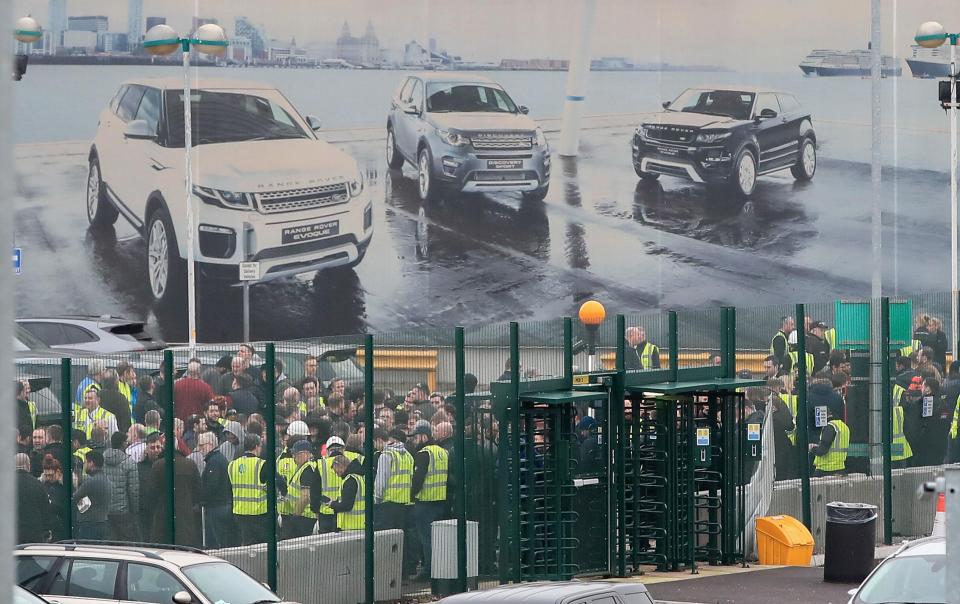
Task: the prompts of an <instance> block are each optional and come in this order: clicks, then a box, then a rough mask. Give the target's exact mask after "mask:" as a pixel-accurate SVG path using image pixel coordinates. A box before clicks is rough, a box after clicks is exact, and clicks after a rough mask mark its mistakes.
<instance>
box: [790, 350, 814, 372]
mask: <svg viewBox="0 0 960 604" xmlns="http://www.w3.org/2000/svg"><path fill="white" fill-rule="evenodd" d="M787 354H789V356H790V365H791V367H792V370H793V373H794V374H798V373H799V371H800V369H799V367H800V363H798V362H797V361H798V359H799V358H800V353H799V352H797V351H793V352H790V353H787ZM803 357H804V358H805V359H806V360H807V377H810V376H811V375H813V355H812V354H810V353H809V352H807V353H805V354H804V355H803Z"/></svg>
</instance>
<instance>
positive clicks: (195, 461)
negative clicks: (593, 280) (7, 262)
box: [16, 344, 476, 579]
mask: <svg viewBox="0 0 960 604" xmlns="http://www.w3.org/2000/svg"><path fill="white" fill-rule="evenodd" d="M254 355H255V351H254V348H253V347H252V346H250V345H247V344H243V345H241V346H240V347H239V349H238V351H237V353H236V354H235V355H226V356H223V357H222V358H220V359H219V360H218V362H217V363H216V364H214V365H213V366H210V367H204V366H203V365H202V363H201V361H200V360H199V359H197V358H194V359H191V360H190V361H189V362H188V363H187V365H186V367H185V370H184V371H183V374H182V375H181V376H180V377H178V378H177V379H176V380H175V381H174V383H173V384H172V391H173V392H172V393H173V417H172V418H167V417H165V413H164V408H163V407H164V405H163V404H162V401H164V400H167V392H169V390H167V385H166V384H164V383H163V380H162V376H161V377H156V378H155V377H152V376H149V375H140V376H138V375H137V372H136V370H135V369H134V368H133V367H132V366H130V365H129V364H127V363H119V364H118V366H117V367H115V368H108V367H105V365H104V363H103V362H102V361H99V360H93V361H90V363H89V366H88V367H87V375H86V377H85V378H84V379H83V380H82V381H81V382H80V383H79V385H78V386H77V388H76V392H75V393H74V400H73V414H72V415H73V417H72V430H71V433H72V439H71V440H72V442H70V443H64V431H63V429H62V427H61V426H60V425H59V424H52V425H47V426H45V427H38V426H36V406H35V405H34V404H33V403H32V402H31V401H30V386H29V381H26V380H25V381H19V382H17V387H16V389H17V401H18V403H17V404H18V414H17V422H18V434H19V436H18V453H17V458H16V465H17V480H18V486H19V491H18V493H19V495H18V497H19V510H18V511H19V535H18V538H19V541H20V542H21V543H23V542H43V541H49V540H58V539H63V538H65V537H66V536H67V534H68V522H71V521H72V523H73V524H72V526H73V536H74V537H75V538H81V539H109V540H116V541H149V542H158V543H162V542H169V541H171V539H170V535H169V534H168V524H167V520H168V518H169V517H170V510H169V507H168V506H169V505H171V504H172V505H173V506H174V510H175V512H176V523H175V542H176V543H178V544H182V545H193V546H198V547H205V548H223V547H232V546H239V545H249V544H253V543H263V542H266V541H267V540H268V538H269V533H270V522H271V519H270V516H269V515H268V513H267V505H268V504H267V501H268V492H269V489H268V485H269V483H270V482H271V481H270V480H269V479H270V478H271V477H270V476H269V475H268V470H267V464H266V459H268V458H269V455H270V452H269V451H268V450H267V442H268V440H267V437H266V436H267V435H266V430H267V422H266V421H265V419H264V418H265V414H266V411H267V407H266V405H267V401H268V400H269V398H270V397H269V393H270V389H273V391H274V401H275V406H274V409H275V418H276V421H275V426H276V451H274V452H273V456H274V458H275V459H276V464H275V467H276V475H275V476H274V477H273V478H274V480H273V482H274V483H275V486H276V492H277V493H278V498H277V511H278V514H279V517H280V528H279V537H280V538H281V539H290V538H296V537H302V536H306V535H310V534H315V533H330V532H334V531H358V530H363V529H364V528H365V526H366V525H365V520H366V514H365V503H366V501H365V499H366V498H365V495H366V493H367V492H368V491H372V492H373V501H374V506H375V507H374V512H375V513H374V516H373V517H374V524H375V529H376V530H384V529H398V530H402V531H404V534H405V538H404V550H405V551H404V557H403V560H404V571H405V574H406V575H409V576H413V575H416V574H417V570H418V568H417V566H418V564H419V575H420V578H421V579H422V578H424V577H426V576H427V574H428V573H429V569H430V561H431V536H430V527H431V523H432V522H433V521H435V520H439V519H443V518H446V517H448V516H449V515H450V513H451V509H450V501H449V499H448V493H450V490H449V489H448V486H449V485H450V483H451V476H450V474H451V473H450V459H451V450H452V448H453V434H454V428H453V425H454V416H455V411H454V407H453V406H452V405H451V404H449V402H448V397H447V396H444V395H443V394H440V393H437V392H429V391H428V389H427V388H426V387H425V386H424V385H423V384H416V385H415V386H413V387H412V388H411V389H410V390H409V391H407V392H405V393H403V394H400V395H397V394H394V393H393V392H391V391H389V390H377V391H376V393H375V396H374V399H373V400H372V401H366V400H365V397H364V391H363V389H362V388H348V387H347V384H346V382H345V380H344V379H342V378H338V377H334V378H333V379H331V380H329V381H327V382H322V381H321V380H320V378H319V376H318V362H319V360H318V359H317V358H316V357H314V356H307V357H306V359H305V360H304V362H303V370H302V372H301V375H296V376H292V375H287V374H286V373H284V364H283V362H282V361H280V360H279V359H278V360H277V361H276V365H275V367H276V375H274V376H272V377H271V376H268V375H266V369H265V367H264V366H263V365H259V366H258V365H255V364H254V363H252V360H253V359H254ZM468 377H470V378H472V376H468ZM475 383H476V380H475V379H473V381H472V386H471V388H472V387H473V386H475ZM367 404H370V405H372V406H373V413H374V417H375V421H374V424H373V425H372V426H368V425H367V424H366V423H365V422H364V421H363V418H364V417H365V413H366V405H367ZM168 419H171V420H172V422H173V434H174V446H173V449H174V468H173V475H174V481H175V487H176V489H175V497H169V496H168V495H169V493H170V492H171V490H170V488H169V485H168V482H167V464H166V462H165V451H166V438H165V435H164V434H165V431H164V428H165V427H166V422H167V421H168ZM368 429H371V430H372V437H373V442H374V445H375V453H374V455H373V457H372V458H365V457H364V455H363V450H364V439H365V438H366V430H368ZM67 464H70V465H69V467H70V468H71V469H72V476H73V485H72V490H73V495H72V500H71V501H70V502H69V505H68V502H67V485H65V484H64V476H65V475H66V472H65V471H64V468H66V467H68V466H67ZM369 465H372V471H373V475H374V476H375V479H374V481H373V482H372V483H371V484H368V483H367V481H366V480H365V474H366V472H367V468H368V466H369ZM68 514H70V515H72V518H70V517H67V515H68Z"/></svg>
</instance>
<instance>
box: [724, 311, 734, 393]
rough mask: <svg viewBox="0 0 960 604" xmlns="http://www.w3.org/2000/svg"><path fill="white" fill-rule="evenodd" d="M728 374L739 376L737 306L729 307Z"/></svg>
mask: <svg viewBox="0 0 960 604" xmlns="http://www.w3.org/2000/svg"><path fill="white" fill-rule="evenodd" d="M725 362H726V372H727V373H726V376H727V377H728V378H733V377H736V376H737V309H736V307H733V306H731V307H729V308H727V354H726V357H725Z"/></svg>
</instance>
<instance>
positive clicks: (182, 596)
mask: <svg viewBox="0 0 960 604" xmlns="http://www.w3.org/2000/svg"><path fill="white" fill-rule="evenodd" d="M171 600H172V601H173V604H191V603H192V602H193V597H192V596H191V595H190V594H189V593H187V592H185V591H178V592H177V593H175V594H173V597H172V598H171Z"/></svg>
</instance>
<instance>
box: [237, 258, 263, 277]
mask: <svg viewBox="0 0 960 604" xmlns="http://www.w3.org/2000/svg"><path fill="white" fill-rule="evenodd" d="M240 280H241V281H259V280H260V263H259V262H241V263H240Z"/></svg>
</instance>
